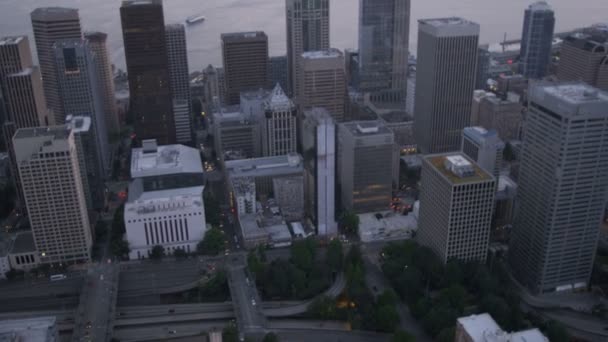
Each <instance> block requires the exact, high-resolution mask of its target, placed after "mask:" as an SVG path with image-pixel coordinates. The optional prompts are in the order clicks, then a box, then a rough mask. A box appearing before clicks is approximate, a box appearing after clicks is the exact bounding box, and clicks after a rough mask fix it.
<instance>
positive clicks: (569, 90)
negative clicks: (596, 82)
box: [529, 82, 608, 116]
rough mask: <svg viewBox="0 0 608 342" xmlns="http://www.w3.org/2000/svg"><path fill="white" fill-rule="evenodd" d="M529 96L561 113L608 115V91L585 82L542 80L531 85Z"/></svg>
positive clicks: (533, 100)
mask: <svg viewBox="0 0 608 342" xmlns="http://www.w3.org/2000/svg"><path fill="white" fill-rule="evenodd" d="M529 97H530V100H531V102H535V103H539V104H542V105H543V106H545V107H547V108H548V109H550V110H552V111H554V112H556V113H558V114H559V115H567V116H577V115H586V114H595V115H608V111H606V108H608V93H606V92H604V91H601V90H599V89H597V88H594V87H592V86H590V85H588V84H586V83H583V82H564V83H545V82H540V83H537V84H534V85H531V86H530V91H529Z"/></svg>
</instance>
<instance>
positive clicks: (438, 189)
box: [417, 153, 496, 264]
mask: <svg viewBox="0 0 608 342" xmlns="http://www.w3.org/2000/svg"><path fill="white" fill-rule="evenodd" d="M421 179H422V185H421V188H420V212H419V214H418V234H417V238H418V241H420V243H421V244H423V245H425V246H427V247H429V248H431V249H432V250H433V251H434V252H435V254H436V255H437V256H438V257H439V259H440V260H441V261H442V262H443V263H444V264H445V263H447V262H448V261H450V260H452V259H457V260H462V261H479V262H481V263H483V262H485V260H486V255H487V253H488V244H489V242H490V225H491V223H492V212H493V210H494V194H495V189H496V188H495V186H496V181H495V178H494V177H493V176H492V175H491V174H490V173H488V172H486V171H484V170H483V169H482V168H481V167H479V166H478V165H477V164H475V162H473V161H472V160H470V159H468V158H467V157H465V156H464V155H463V154H461V153H447V154H433V155H427V156H425V157H424V158H423V161H422V175H421Z"/></svg>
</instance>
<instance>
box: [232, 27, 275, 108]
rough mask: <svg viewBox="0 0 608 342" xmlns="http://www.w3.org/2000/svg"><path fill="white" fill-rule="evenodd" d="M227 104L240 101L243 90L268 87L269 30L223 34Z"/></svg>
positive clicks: (234, 103)
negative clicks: (266, 31) (267, 33)
mask: <svg viewBox="0 0 608 342" xmlns="http://www.w3.org/2000/svg"><path fill="white" fill-rule="evenodd" d="M222 57H223V60H224V72H225V73H226V76H225V77H226V99H225V102H226V104H228V105H236V104H238V103H239V98H240V93H241V92H243V91H252V90H257V89H259V88H266V87H268V64H269V63H268V36H267V35H266V33H264V32H261V31H258V32H238V33H225V34H222Z"/></svg>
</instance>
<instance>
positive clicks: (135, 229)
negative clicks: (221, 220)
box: [124, 140, 206, 259]
mask: <svg viewBox="0 0 608 342" xmlns="http://www.w3.org/2000/svg"><path fill="white" fill-rule="evenodd" d="M131 177H132V178H133V180H132V182H131V184H130V185H129V198H128V201H127V203H126V204H125V213H124V221H125V227H126V231H127V232H126V238H127V240H128V241H129V247H130V249H131V251H130V253H129V258H130V259H141V258H145V257H147V256H148V255H149V253H150V252H151V250H152V248H153V247H154V246H156V245H161V246H163V247H164V248H165V251H166V252H167V253H169V254H170V253H172V252H174V251H175V250H176V249H183V250H184V251H186V252H194V250H195V249H196V245H197V243H198V242H199V241H200V240H201V239H202V238H203V237H204V235H205V231H206V223H205V208H204V202H203V190H204V184H205V183H204V174H203V167H202V163H201V158H200V154H199V152H198V150H197V149H195V148H191V147H187V146H184V145H166V146H157V145H156V141H154V140H146V141H144V143H143V147H142V148H135V149H133V151H132V159H131Z"/></svg>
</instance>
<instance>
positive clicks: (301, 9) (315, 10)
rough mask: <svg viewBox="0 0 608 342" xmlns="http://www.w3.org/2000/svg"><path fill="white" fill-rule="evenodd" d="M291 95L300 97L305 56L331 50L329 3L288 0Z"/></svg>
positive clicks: (288, 59)
mask: <svg viewBox="0 0 608 342" xmlns="http://www.w3.org/2000/svg"><path fill="white" fill-rule="evenodd" d="M285 10H286V18H287V70H288V71H289V83H290V84H291V87H290V88H291V89H290V90H291V93H290V95H294V94H298V87H299V85H298V84H299V82H298V79H297V78H298V77H299V75H300V65H299V60H300V58H301V56H302V53H304V52H307V51H317V50H325V49H329V0H317V1H312V0H285Z"/></svg>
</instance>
